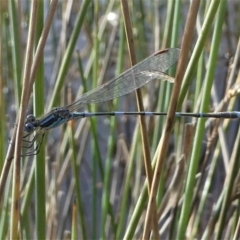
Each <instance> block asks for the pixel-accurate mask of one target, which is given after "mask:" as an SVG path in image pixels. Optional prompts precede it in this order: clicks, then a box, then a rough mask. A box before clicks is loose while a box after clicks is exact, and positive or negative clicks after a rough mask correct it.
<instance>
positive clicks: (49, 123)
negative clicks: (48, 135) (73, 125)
mask: <svg viewBox="0 0 240 240" xmlns="http://www.w3.org/2000/svg"><path fill="white" fill-rule="evenodd" d="M68 120H69V119H66V118H62V117H60V116H59V115H55V114H51V115H48V116H46V117H45V118H43V119H41V120H40V124H39V126H40V127H42V128H47V129H50V128H55V127H58V126H59V125H61V124H63V123H66V122H68Z"/></svg>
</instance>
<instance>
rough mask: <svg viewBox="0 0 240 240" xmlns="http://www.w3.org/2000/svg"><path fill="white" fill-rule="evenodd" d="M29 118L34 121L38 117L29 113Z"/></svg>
mask: <svg viewBox="0 0 240 240" xmlns="http://www.w3.org/2000/svg"><path fill="white" fill-rule="evenodd" d="M27 120H28V121H31V122H33V121H35V120H36V117H35V116H34V115H32V114H29V115H28V116H27Z"/></svg>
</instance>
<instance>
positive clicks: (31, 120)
mask: <svg viewBox="0 0 240 240" xmlns="http://www.w3.org/2000/svg"><path fill="white" fill-rule="evenodd" d="M35 128H36V117H35V116H34V115H32V114H30V115H28V116H27V120H26V121H25V124H24V131H25V132H27V133H31V132H33V131H34V130H35Z"/></svg>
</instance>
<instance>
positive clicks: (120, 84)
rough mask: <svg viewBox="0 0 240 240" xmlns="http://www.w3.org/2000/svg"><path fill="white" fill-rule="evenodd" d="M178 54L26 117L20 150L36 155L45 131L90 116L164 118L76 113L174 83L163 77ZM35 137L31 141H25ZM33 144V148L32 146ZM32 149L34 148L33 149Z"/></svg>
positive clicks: (168, 52) (160, 55)
mask: <svg viewBox="0 0 240 240" xmlns="http://www.w3.org/2000/svg"><path fill="white" fill-rule="evenodd" d="M179 54H180V50H179V49H177V48H172V49H165V50H163V51H159V52H156V53H155V54H153V55H152V56H150V57H148V58H146V59H145V60H143V61H142V62H140V63H138V64H137V65H135V66H133V67H132V68H130V69H128V70H127V71H125V72H124V73H122V74H121V75H119V76H118V77H117V78H115V79H112V80H110V81H108V82H107V83H105V84H103V85H101V86H99V87H97V88H96V89H93V90H92V91H89V92H87V93H85V94H83V95H82V96H81V97H80V98H79V99H77V100H76V101H75V102H73V103H72V104H70V105H68V106H66V107H58V108H55V109H53V110H51V111H50V112H49V113H47V114H46V115H44V116H43V117H41V118H39V119H36V117H35V116H33V115H28V116H27V119H26V121H25V125H24V131H25V132H27V134H26V135H25V136H24V139H23V141H24V144H23V148H28V149H33V150H31V151H28V152H26V153H24V154H23V155H24V156H30V155H36V154H37V153H38V152H39V149H40V146H41V143H42V139H43V137H44V134H45V132H46V131H47V130H49V129H52V128H55V127H58V126H59V125H61V124H63V123H66V122H68V121H70V120H74V119H78V118H85V117H92V116H106V115H109V116H117V115H166V113H157V112H95V113H89V112H77V110H79V109H82V108H83V107H84V106H85V105H87V104H91V103H100V102H105V101H108V100H112V99H114V98H117V97H120V96H123V95H126V94H128V93H130V92H132V91H134V90H136V89H138V88H140V87H142V86H143V85H145V84H146V83H148V82H150V81H151V80H154V79H159V80H162V81H165V80H167V81H169V82H174V79H173V78H172V77H171V76H169V75H167V74H166V73H165V71H167V70H168V69H169V68H170V67H171V66H172V65H173V64H175V63H176V62H177V61H178V58H179ZM176 116H179V117H181V116H191V117H197V118H199V117H214V118H238V117H240V113H238V112H223V113H202V114H200V113H180V112H178V113H176ZM32 133H35V134H34V136H33V138H32V139H31V140H27V139H28V137H29V136H30V135H31V134H32ZM34 143H36V144H35V146H34ZM33 146H34V147H33Z"/></svg>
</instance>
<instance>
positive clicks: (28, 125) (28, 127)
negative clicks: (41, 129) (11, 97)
mask: <svg viewBox="0 0 240 240" xmlns="http://www.w3.org/2000/svg"><path fill="white" fill-rule="evenodd" d="M34 128H35V127H34V125H33V124H32V123H29V122H28V123H25V126H24V131H25V132H28V133H30V132H33V131H34Z"/></svg>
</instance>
